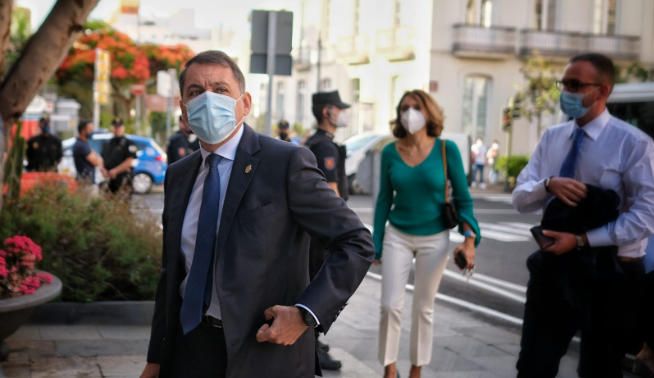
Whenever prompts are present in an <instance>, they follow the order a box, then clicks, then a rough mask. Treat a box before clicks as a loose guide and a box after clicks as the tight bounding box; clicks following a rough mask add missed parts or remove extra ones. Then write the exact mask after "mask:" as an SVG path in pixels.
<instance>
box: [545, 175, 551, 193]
mask: <svg viewBox="0 0 654 378" xmlns="http://www.w3.org/2000/svg"><path fill="white" fill-rule="evenodd" d="M551 179H552V178H551V177H548V178H546V179H545V191H546V192H548V193H549V192H550V180H551Z"/></svg>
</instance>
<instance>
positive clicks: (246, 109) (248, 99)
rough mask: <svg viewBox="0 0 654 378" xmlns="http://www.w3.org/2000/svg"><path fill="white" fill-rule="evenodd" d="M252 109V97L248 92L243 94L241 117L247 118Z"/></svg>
mask: <svg viewBox="0 0 654 378" xmlns="http://www.w3.org/2000/svg"><path fill="white" fill-rule="evenodd" d="M251 109H252V96H251V95H250V92H244V93H243V116H244V117H247V116H248V115H249V114H250V110H251Z"/></svg>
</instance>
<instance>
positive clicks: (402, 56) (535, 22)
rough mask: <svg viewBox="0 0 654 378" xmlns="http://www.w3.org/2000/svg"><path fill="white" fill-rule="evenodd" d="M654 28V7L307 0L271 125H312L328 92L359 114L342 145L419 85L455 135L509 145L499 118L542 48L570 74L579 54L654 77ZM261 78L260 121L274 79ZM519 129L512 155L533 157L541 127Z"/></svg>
mask: <svg viewBox="0 0 654 378" xmlns="http://www.w3.org/2000/svg"><path fill="white" fill-rule="evenodd" d="M652 20H654V1H652V0H575V1H562V0H431V1H430V0H301V1H300V9H299V10H295V15H294V23H295V24H296V28H295V31H294V33H295V35H294V39H295V43H294V52H293V54H294V58H295V63H294V72H293V75H292V76H291V77H276V78H275V84H274V85H275V87H274V88H273V94H274V97H273V120H274V121H278V120H279V119H282V118H284V119H287V120H289V121H290V122H291V123H301V124H303V125H304V126H305V127H309V126H312V125H313V124H314V123H315V122H314V120H313V116H312V114H311V94H312V93H313V92H315V91H316V90H317V88H318V87H320V89H321V90H328V89H338V90H339V91H340V93H341V97H342V98H343V99H344V100H345V101H348V102H351V103H352V104H353V105H354V106H353V111H352V120H351V123H352V125H353V126H352V127H350V128H349V130H345V131H344V133H343V135H341V137H344V136H346V135H350V134H354V133H358V132H361V131H367V130H375V131H387V130H389V121H390V120H391V119H393V118H394V117H395V115H394V112H395V106H396V105H397V101H398V100H399V98H400V97H401V95H402V93H403V92H404V91H406V90H409V89H414V88H421V89H424V90H426V91H429V92H430V93H431V94H432V95H433V96H434V98H435V99H436V100H437V101H438V103H439V104H440V105H441V106H442V107H443V109H444V111H445V116H446V124H445V127H446V130H448V131H454V132H456V131H461V132H466V133H469V134H470V135H471V136H472V137H477V136H479V137H481V138H483V139H484V140H485V141H486V142H487V143H489V142H490V141H492V140H493V139H498V140H500V141H501V142H504V141H505V133H503V132H502V130H501V125H500V121H501V112H502V109H503V107H504V106H505V105H506V104H507V101H508V99H509V98H510V97H511V96H512V95H513V94H514V93H515V92H516V89H517V88H518V87H519V86H520V85H521V84H522V83H521V82H522V75H521V73H520V67H521V66H522V63H523V62H524V60H525V58H527V57H528V56H530V54H532V53H533V52H534V51H536V50H537V51H540V52H541V53H542V54H543V55H544V56H546V57H548V59H551V61H552V62H553V63H554V64H555V65H556V66H557V67H559V68H560V69H562V68H563V66H564V64H565V62H566V60H567V59H568V58H569V57H571V56H572V55H574V54H576V53H579V52H585V51H595V52H601V53H605V54H607V55H609V56H611V57H613V58H614V59H615V61H616V63H618V64H619V65H621V66H626V65H627V64H629V63H631V62H635V61H639V62H640V63H641V64H642V65H643V66H644V67H647V68H649V69H651V68H653V67H654V23H652ZM319 36H320V41H321V44H322V49H321V50H320V52H321V53H320V57H321V59H320V63H321V64H320V83H318V64H317V63H318V40H319ZM251 76H252V78H251V79H250V78H248V80H250V82H249V85H248V87H249V89H250V90H251V91H252V92H253V96H254V102H255V104H256V107H255V109H254V110H255V111H254V116H255V117H256V116H261V114H263V113H264V112H265V99H266V85H267V80H265V77H263V76H261V75H251ZM553 118H556V117H553ZM553 121H554V119H553V120H545V124H549V123H551V122H553ZM514 130H515V132H514V142H513V151H514V153H523V154H528V153H530V152H531V150H532V149H533V147H534V146H535V144H536V142H537V135H536V131H535V126H534V125H529V124H527V123H526V122H525V121H521V122H516V123H515V124H514ZM503 144H505V143H503Z"/></svg>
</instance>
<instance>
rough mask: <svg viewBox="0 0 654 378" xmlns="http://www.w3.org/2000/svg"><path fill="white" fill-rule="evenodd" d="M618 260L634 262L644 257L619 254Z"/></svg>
mask: <svg viewBox="0 0 654 378" xmlns="http://www.w3.org/2000/svg"><path fill="white" fill-rule="evenodd" d="M618 261H620V262H621V263H627V264H633V263H639V262H641V261H643V258H642V257H629V256H618Z"/></svg>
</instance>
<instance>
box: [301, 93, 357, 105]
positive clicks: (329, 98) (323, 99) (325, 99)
mask: <svg viewBox="0 0 654 378" xmlns="http://www.w3.org/2000/svg"><path fill="white" fill-rule="evenodd" d="M311 102H312V104H313V106H324V105H332V106H335V107H337V108H339V109H347V108H349V107H350V104H346V103H345V102H343V101H341V96H340V95H339V94H338V91H332V92H318V93H314V94H313V96H312V98H311Z"/></svg>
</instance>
